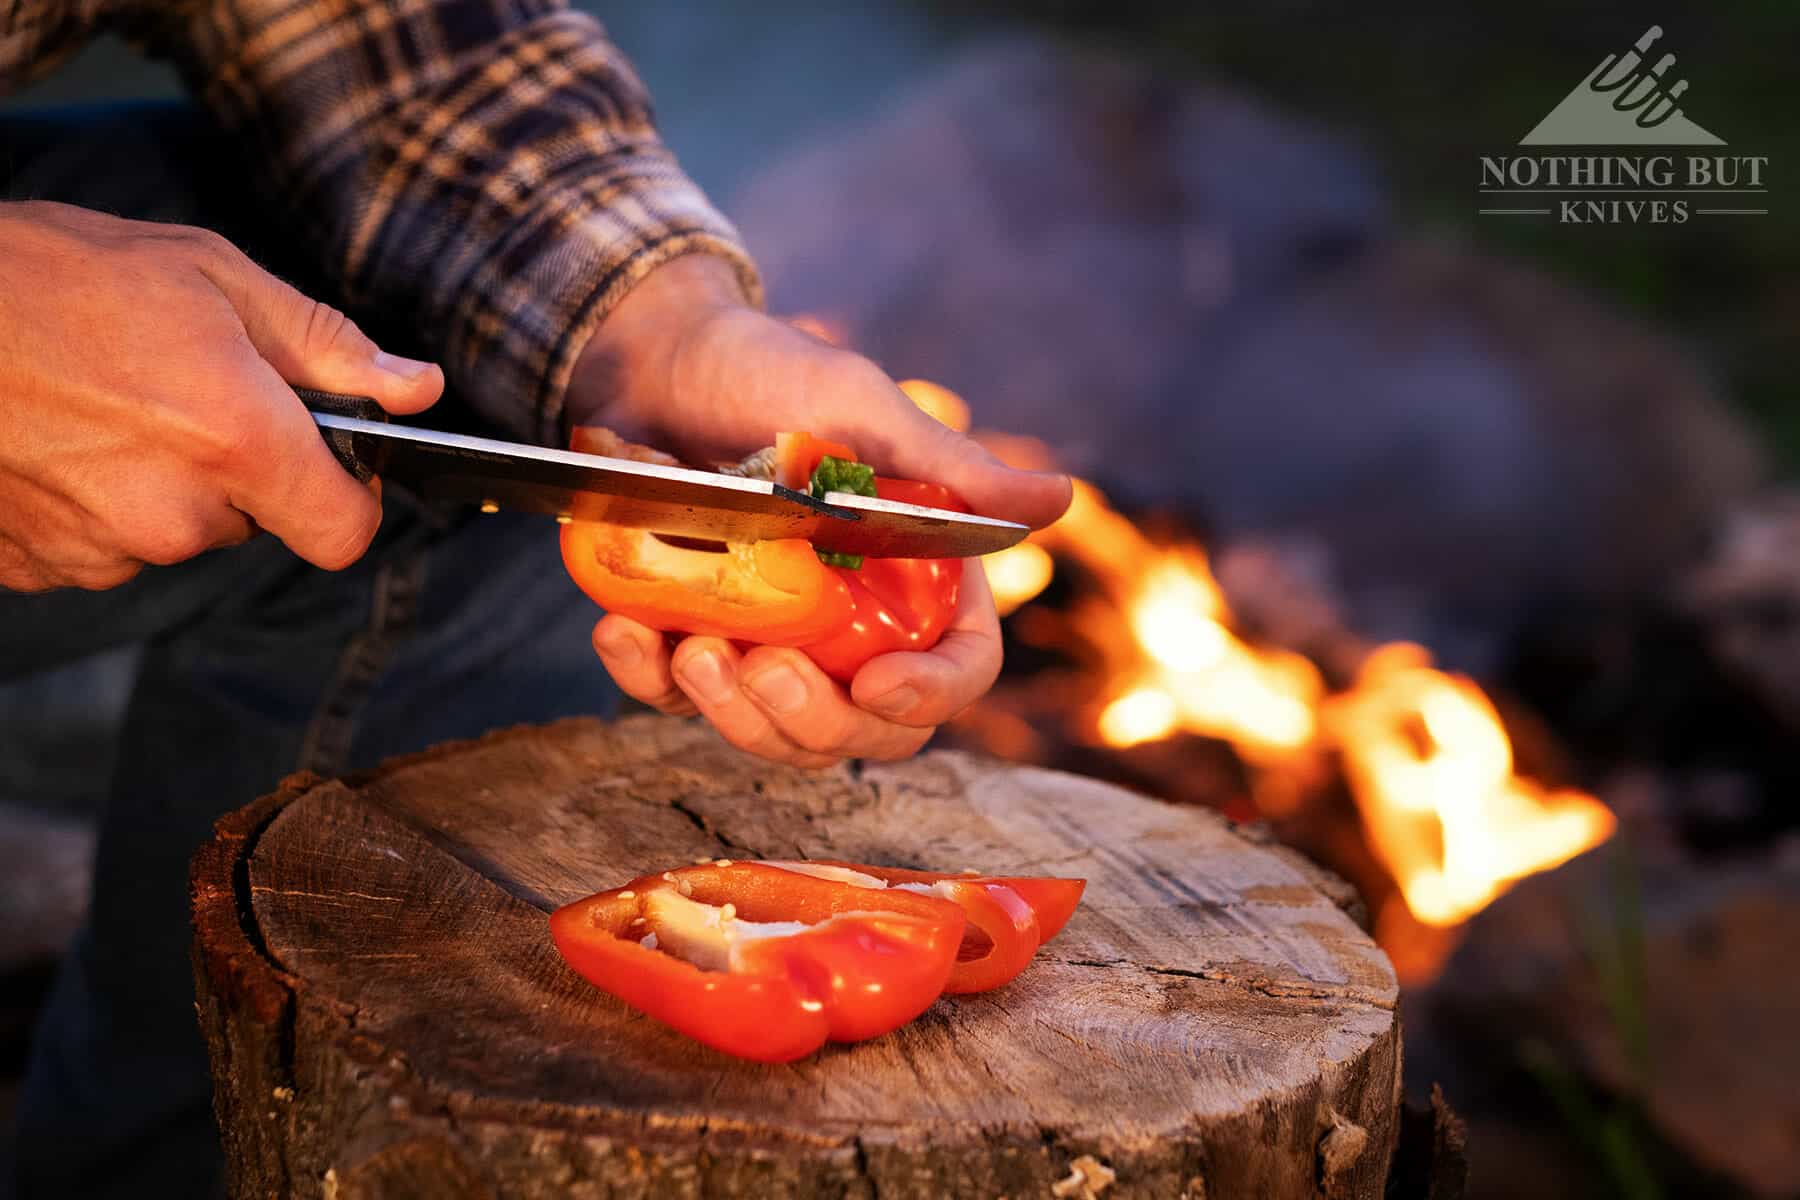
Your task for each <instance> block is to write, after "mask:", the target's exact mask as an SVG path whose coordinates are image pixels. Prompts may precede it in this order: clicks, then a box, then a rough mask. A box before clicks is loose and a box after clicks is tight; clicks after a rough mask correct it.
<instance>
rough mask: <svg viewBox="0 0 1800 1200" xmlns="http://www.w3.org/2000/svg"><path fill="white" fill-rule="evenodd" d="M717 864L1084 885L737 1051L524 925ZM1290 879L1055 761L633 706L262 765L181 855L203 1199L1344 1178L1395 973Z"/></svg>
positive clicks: (1313, 889)
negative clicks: (897, 1011) (987, 957)
mask: <svg viewBox="0 0 1800 1200" xmlns="http://www.w3.org/2000/svg"><path fill="white" fill-rule="evenodd" d="M714 856H717V857H728V858H762V857H770V858H801V857H817V858H839V859H850V860H862V861H868V862H874V863H890V864H905V865H916V866H929V867H937V868H940V869H945V870H958V869H962V868H965V867H976V868H979V869H981V870H983V871H991V872H996V873H1047V874H1061V875H1079V876H1086V877H1087V879H1088V880H1089V885H1088V891H1087V897H1086V900H1085V902H1084V903H1083V905H1082V907H1081V909H1080V910H1079V912H1077V914H1076V916H1075V918H1074V920H1073V921H1072V922H1071V923H1070V925H1069V926H1068V928H1067V929H1066V930H1065V931H1064V932H1063V933H1062V935H1061V936H1060V937H1059V938H1057V940H1056V941H1054V942H1052V943H1051V944H1050V945H1049V946H1048V947H1046V948H1045V950H1044V951H1043V952H1042V953H1041V954H1040V955H1039V957H1038V960H1037V962H1036V963H1035V964H1034V965H1033V966H1032V967H1031V968H1030V969H1029V970H1028V971H1027V972H1026V973H1025V974H1024V975H1022V976H1021V977H1020V978H1019V979H1017V980H1015V981H1014V982H1013V983H1011V984H1010V985H1008V986H1007V987H1004V988H1001V989H999V990H997V991H994V992H990V993H987V994H984V995H977V996H968V997H958V998H954V999H946V1000H940V1001H939V1002H938V1003H937V1004H936V1005H935V1006H933V1007H932V1008H931V1009H930V1010H929V1011H928V1012H926V1013H925V1015H924V1016H922V1017H921V1018H919V1020H917V1021H916V1022H914V1023H913V1024H912V1025H910V1026H907V1027H906V1028H904V1029H902V1030H900V1031H899V1032H897V1033H894V1034H891V1035H889V1036H887V1037H884V1038H879V1039H876V1040H873V1041H869V1042H864V1043H860V1044H857V1045H853V1046H831V1047H827V1049H826V1050H825V1051H824V1052H822V1053H821V1054H819V1055H817V1056H816V1057H814V1058H812V1059H808V1060H805V1061H802V1062H798V1063H794V1064H790V1065H786V1066H763V1065H758V1064H754V1063H746V1062H740V1061H738V1060H735V1059H731V1058H728V1057H726V1056H723V1055H721V1054H718V1053H716V1052H714V1051H711V1050H708V1049H706V1048H705V1047H702V1046H700V1045H698V1044H696V1043H693V1042H689V1041H687V1040H685V1039H683V1038H681V1037H680V1036H678V1035H676V1034H674V1033H672V1032H670V1031H669V1030H667V1029H665V1028H664V1027H662V1026H661V1025H658V1024H656V1023H655V1022H653V1021H650V1020H648V1019H647V1018H644V1017H641V1016H639V1015H638V1014H637V1013H635V1012H633V1011H631V1010H629V1009H627V1008H626V1007H624V1006H623V1005H621V1004H619V1003H618V1002H616V1001H614V1000H613V999H612V998H611V997H609V996H606V995H604V994H603V993H600V992H598V991H596V990H595V989H593V988H591V987H590V986H588V984H587V983H585V982H584V981H583V980H581V979H580V978H579V977H578V976H576V975H575V974H574V973H573V972H572V971H570V970H568V969H567V968H566V967H565V966H564V965H563V963H562V961H561V959H559V958H558V956H557V954H556V950H555V948H554V947H553V946H552V945H551V943H550V939H549V936H548V933H547V930H546V925H545V914H546V913H547V912H548V911H549V910H550V909H551V908H553V907H555V906H557V905H560V904H562V903H564V902H566V901H569V900H572V899H575V898H577V897H580V896H583V895H586V894H588V893H590V892H593V891H596V890H599V889H601V888H604V887H609V886H614V885H616V884H618V883H619V882H621V881H622V880H624V879H626V878H629V877H630V876H632V875H635V874H638V873H640V872H642V871H644V870H646V869H649V868H654V867H660V866H672V865H679V864H685V863H687V862H690V861H692V860H694V859H697V858H702V857H714ZM1315 871H1316V869H1309V868H1308V867H1306V866H1305V865H1303V864H1301V863H1299V862H1297V861H1296V860H1295V859H1294V858H1293V857H1291V856H1288V855H1285V854H1283V853H1281V852H1278V851H1277V850H1276V849H1274V848H1271V847H1267V846H1262V845H1258V844H1256V843H1255V842H1253V841H1252V840H1250V839H1248V838H1245V837H1242V836H1240V835H1239V834H1238V833H1236V832H1235V831H1234V830H1233V828H1232V827H1231V826H1230V825H1228V824H1227V823H1226V822H1225V821H1223V820H1222V819H1220V818H1219V817H1217V816H1215V815H1214V814H1213V813H1211V812H1208V811H1205V810H1200V809H1194V808H1181V807H1176V806H1173V805H1168V804H1164V803H1161V802H1159V801H1155V800H1150V799H1146V798H1143V797H1140V796H1137V795H1134V794H1131V793H1129V792H1125V791H1122V790H1120V789H1118V788H1115V787H1111V786H1108V785H1104V784H1100V783H1097V782H1094V781H1091V780H1086V779H1081V778H1077V777H1074V776H1069V775H1062V774H1057V773H1054V772H1050V771H1044V770H1038V769H1033V768H1024V767H1015V766H1006V765H1001V764H998V763H993V762H988V761H984V760H981V759H977V758H973V757H970V756H967V755H963V754H952V753H937V754H929V755H926V756H924V757H921V758H918V759H915V760H913V761H910V762H907V763H902V764H897V765H883V766H875V765H869V766H867V767H864V768H862V769H858V768H857V767H855V766H850V767H846V768H841V769H837V770H832V771H828V772H825V773H821V774H807V773H804V772H800V771H793V770H787V769H783V768H778V767H773V766H769V765H766V764H761V763H758V762H754V761H752V760H751V759H749V758H747V757H745V756H743V755H741V754H739V753H738V752H736V751H734V750H732V749H731V748H730V747H728V746H726V745H725V744H724V743H723V742H722V741H720V740H719V739H717V737H716V736H714V735H713V734H712V733H711V732H710V731H709V730H707V729H705V728H704V727H702V726H699V725H697V724H694V723H685V722H679V721H674V720H669V719H666V718H660V717H646V718H635V719H631V720H626V721H621V722H619V723H617V724H612V725H607V724H602V723H599V722H596V721H591V720H575V721H568V722H563V723H559V724H556V725H552V726H548V727H544V728H521V729H514V730H508V731H505V732H501V733H496V734H493V735H490V736H489V737H486V738H484V739H482V740H480V741H476V742H470V743H460V744H455V745H447V746H442V747H439V748H437V749H434V750H432V751H429V752H427V753H425V754H422V755H418V756H416V757H413V758H408V759H401V760H396V761H393V762H389V763H387V764H385V765H383V766H382V767H381V768H379V769H378V770H376V771H373V772H371V773H369V774H367V775H365V776H362V777H359V778H354V779H351V780H348V781H327V780H322V779H318V778H314V777H309V776H300V777H296V778H293V779H290V780H288V781H287V782H286V783H285V784H284V785H283V786H282V788H281V790H280V791H278V792H277V793H276V794H274V795H272V796H268V797H265V798H263V799H262V800H259V801H257V802H256V803H254V804H252V805H250V806H249V807H247V808H245V809H243V810H241V811H239V812H237V813H234V814H232V815H230V816H228V817H226V818H224V819H223V820H221V821H220V822H219V825H218V831H217V835H216V837H215V838H214V840H213V841H212V842H210V843H209V844H208V845H207V846H206V847H204V848H203V849H202V850H201V852H200V854H199V855H198V856H197V857H196V859H195V863H194V880H193V886H194V896H193V899H194V913H195V921H196V938H195V950H194V967H195V977H196V982H197V986H198V991H199V1005H198V1010H199V1014H200V1022H201V1026H202V1028H203V1030H204V1032H205V1034H206V1038H207V1041H208V1043H209V1046H210V1049H211V1054H212V1068H213V1079H214V1088H215V1097H216V1098H215V1105H216V1108H217V1112H218V1117H219V1122H220V1125H221V1128H222V1130H223V1133H224V1139H225V1147H226V1152H227V1155H228V1159H229V1169H230V1178H231V1186H232V1194H233V1195H234V1196H236V1197H238V1198H239V1200H249V1198H251V1197H257V1198H261V1197H286V1196H297V1197H326V1198H328V1200H365V1198H374V1197H408V1198H410V1197H418V1198H420V1200H424V1198H426V1197H429V1198H430V1200H460V1198H476V1197H481V1198H495V1200H498V1198H500V1197H529V1198H534V1200H535V1198H539V1197H542V1198H550V1197H556V1198H558V1200H563V1198H576V1200H582V1198H598V1197H647V1198H648V1197H655V1198H658V1200H661V1198H665V1197H671V1198H673V1197H757V1198H759V1200H761V1198H768V1197H866V1198H870V1200H873V1198H875V1197H880V1198H881V1200H896V1198H902V1197H919V1198H926V1197H929V1198H931V1200H941V1198H942V1197H948V1196H959V1197H960V1196H968V1197H981V1198H983V1200H993V1198H996V1197H1007V1198H1009V1200H1024V1198H1027V1197H1030V1198H1033V1200H1035V1198H1037V1197H1062V1198H1067V1197H1076V1198H1082V1197H1091V1196H1095V1195H1100V1194H1102V1193H1104V1194H1105V1196H1106V1198H1107V1200H1121V1198H1124V1197H1156V1198H1158V1200H1168V1198H1171V1197H1188V1198H1195V1200H1197V1198H1199V1197H1210V1198H1212V1200H1220V1198H1236V1197H1311V1196H1314V1195H1324V1196H1329V1197H1360V1198H1373V1197H1378V1196H1380V1195H1381V1192H1382V1186H1383V1182H1384V1180H1385V1178H1386V1175H1387V1167H1388V1160H1389V1155H1390V1151H1391V1148H1392V1144H1393V1140H1394V1136H1395V1133H1396V1129H1397V1122H1398V1105H1399V1083H1400V1031H1399V1024H1398V1018H1397V1015H1396V1009H1395V1000H1396V986H1395V982H1394V976H1393V972H1392V970H1391V968H1390V967H1389V965H1388V962H1387V960H1386V959H1385V958H1384V957H1383V956H1382V954H1381V953H1380V951H1379V950H1377V949H1376V948H1375V946H1374V945H1373V944H1372V943H1371V942H1370V940H1369V938H1368V937H1367V936H1366V935H1365V934H1364V933H1363V931H1362V930H1361V929H1359V928H1358V927H1357V926H1356V924H1355V923H1353V922H1352V921H1351V920H1350V918H1349V917H1347V916H1346V915H1345V913H1344V912H1343V911H1341V910H1340V908H1339V907H1338V905H1337V904H1335V903H1334V902H1333V901H1332V900H1331V899H1330V898H1328V897H1327V896H1326V894H1325V893H1324V892H1322V891H1321V890H1320V889H1319V887H1318V886H1317V876H1316V874H1315ZM1340 898H1341V897H1340ZM1108 1171H1110V1172H1111V1178H1110V1179H1109V1178H1108Z"/></svg>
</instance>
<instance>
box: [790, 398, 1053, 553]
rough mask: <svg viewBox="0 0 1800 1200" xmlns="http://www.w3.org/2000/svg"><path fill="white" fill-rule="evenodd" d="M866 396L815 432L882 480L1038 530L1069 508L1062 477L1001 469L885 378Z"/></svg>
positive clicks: (840, 410)
mask: <svg viewBox="0 0 1800 1200" xmlns="http://www.w3.org/2000/svg"><path fill="white" fill-rule="evenodd" d="M876 374H879V372H876ZM870 390H872V391H873V392H875V393H876V394H875V395H872V396H870V397H869V398H868V401H869V402H867V403H864V404H854V403H850V404H839V405H833V406H832V411H833V412H834V413H843V414H844V420H843V421H842V423H841V424H838V423H836V422H831V421H826V422H821V424H824V425H826V426H827V427H828V429H829V431H828V429H819V430H817V431H816V432H817V433H818V434H819V436H821V437H829V438H832V439H833V440H836V441H842V442H844V443H846V444H847V445H850V446H854V447H856V452H857V457H858V458H861V459H862V460H863V461H865V462H868V463H871V464H873V465H874V467H875V469H876V470H878V471H880V472H881V473H882V474H884V475H894V476H898V477H900V478H904V479H919V480H924V481H927V482H930V483H941V484H943V485H944V486H945V487H947V488H949V489H950V490H951V491H953V492H955V493H956V494H957V495H958V496H959V497H961V498H962V500H963V502H964V503H965V504H967V505H968V506H969V507H970V508H971V509H972V510H974V511H975V512H978V513H980V514H982V515H983V516H988V517H998V518H1000V519H1001V520H1004V521H1018V522H1020V523H1022V524H1025V525H1030V526H1031V527H1032V528H1034V529H1041V528H1043V527H1044V526H1046V525H1048V524H1050V523H1051V522H1052V521H1054V520H1056V518H1058V517H1060V516H1062V514H1063V510H1064V509H1066V508H1068V507H1069V499H1070V497H1071V495H1072V491H1071V488H1072V485H1071V484H1070V482H1069V477H1068V476H1067V475H1060V474H1057V473H1055V472H1049V471H1021V470H1018V469H1016V468H1014V467H1009V466H1007V465H1006V464H1005V463H1003V462H1001V461H1000V460H999V459H998V458H995V457H994V456H993V455H992V454H991V453H989V452H988V451H987V450H986V449H985V448H984V447H983V446H982V445H981V444H980V443H978V442H976V441H975V440H974V439H972V438H969V437H966V436H964V435H963V434H960V433H958V432H956V431H955V430H954V429H951V428H950V427H949V426H948V425H944V424H942V423H940V422H939V421H937V420H936V419H935V418H933V417H931V416H929V415H927V414H926V413H924V412H922V411H921V410H920V409H919V407H918V406H917V405H915V404H914V403H913V402H912V400H911V399H909V398H908V397H907V395H906V393H904V392H902V391H901V390H900V389H899V388H898V387H897V386H895V385H894V384H893V383H892V382H890V381H888V380H887V378H886V377H885V376H881V377H880V378H879V379H874V380H871V383H870Z"/></svg>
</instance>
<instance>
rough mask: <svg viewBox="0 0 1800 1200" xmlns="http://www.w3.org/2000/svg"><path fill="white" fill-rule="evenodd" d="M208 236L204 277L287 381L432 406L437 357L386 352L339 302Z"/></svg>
mask: <svg viewBox="0 0 1800 1200" xmlns="http://www.w3.org/2000/svg"><path fill="white" fill-rule="evenodd" d="M221 241H222V239H221ZM208 244H209V246H210V248H211V249H210V253H209V254H208V256H207V258H206V259H205V260H204V261H205V263H206V266H205V268H204V269H205V270H206V272H207V277H208V278H209V279H211V280H212V281H213V283H214V284H215V285H216V286H217V287H218V288H219V290H220V291H222V292H224V294H225V297H226V299H228V300H230V302H231V306H232V307H233V308H234V309H236V310H237V314H238V316H239V318H240V319H241V320H242V321H243V323H244V331H245V332H246V333H248V334H249V335H250V342H251V344H252V345H254V346H255V347H256V351H257V353H258V354H260V355H262V357H263V359H264V360H265V361H267V362H268V364H269V365H270V366H271V367H273V368H275V371H276V373H277V374H279V375H280V376H281V377H282V378H283V379H284V380H286V381H287V382H288V383H291V384H298V385H300V386H302V387H311V388H318V389H320V390H322V391H328V392H342V393H347V394H349V395H356V396H370V397H373V398H374V400H375V401H376V403H378V404H380V405H381V406H382V407H383V408H385V409H387V410H388V411H389V412H391V413H395V414H407V413H416V412H419V411H421V410H423V409H426V408H429V407H431V405H432V404H434V403H436V402H437V399H438V397H439V396H440V395H442V394H443V390H444V373H443V371H442V370H441V369H440V368H439V367H437V366H436V365H434V364H432V363H426V362H420V361H418V360H417V359H411V358H402V357H400V356H399V355H396V354H389V353H387V352H386V351H384V350H382V349H380V348H379V347H377V346H376V345H375V343H374V342H372V341H370V340H369V338H368V337H367V336H366V335H365V334H364V333H363V332H362V330H360V329H358V328H357V327H356V325H355V323H354V322H352V321H351V320H350V318H349V317H346V316H345V315H344V314H343V313H341V312H339V311H337V310H336V309H335V308H332V307H331V306H330V305H328V304H321V303H319V302H318V301H316V300H311V299H308V298H307V297H306V296H303V295H301V294H300V293H299V292H298V291H296V290H294V289H293V288H292V287H289V286H288V285H287V284H285V283H283V282H282V281H281V280H279V279H277V278H275V277H274V276H273V275H271V274H269V273H268V272H267V271H264V270H263V269H262V268H261V267H258V266H257V265H256V264H255V263H253V262H251V261H250V260H249V259H248V258H247V257H245V256H244V255H242V254H240V253H238V252H236V251H235V250H230V249H229V248H228V247H227V248H225V249H223V250H221V249H220V247H219V246H218V245H216V244H212V243H210V241H209V243H208Z"/></svg>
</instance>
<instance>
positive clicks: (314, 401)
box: [290, 385, 388, 483]
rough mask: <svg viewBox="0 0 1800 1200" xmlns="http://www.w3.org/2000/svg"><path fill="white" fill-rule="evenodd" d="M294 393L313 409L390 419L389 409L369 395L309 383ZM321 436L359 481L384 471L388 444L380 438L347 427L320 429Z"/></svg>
mask: <svg viewBox="0 0 1800 1200" xmlns="http://www.w3.org/2000/svg"><path fill="white" fill-rule="evenodd" d="M290 386H291V385H290ZM294 395H296V396H298V397H300V401H301V403H303V404H305V405H306V407H307V408H309V409H311V410H312V411H313V412H322V413H331V414H332V415H333V416H339V417H359V418H361V419H362V420H364V421H380V422H383V423H386V421H387V419H388V415H387V409H385V408H383V407H381V405H379V404H377V403H375V401H373V400H371V399H369V397H367V396H345V395H341V394H339V393H337V392H321V391H319V390H318V389H316V388H306V387H295V388H294ZM319 436H320V437H322V438H324V439H325V444H326V445H327V446H330V447H331V452H332V453H333V454H335V455H337V460H338V462H339V463H340V464H342V466H343V468H344V470H346V471H348V472H350V473H351V474H352V475H354V476H356V481H357V482H358V483H367V482H369V480H371V479H373V478H374V477H375V476H376V475H379V474H380V473H381V468H382V465H383V459H384V458H385V455H384V453H383V452H384V450H385V449H386V447H385V446H382V445H377V444H376V441H377V439H374V438H370V437H363V436H359V435H357V434H354V433H351V432H349V431H348V430H344V429H320V430H319Z"/></svg>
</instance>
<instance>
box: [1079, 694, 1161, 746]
mask: <svg viewBox="0 0 1800 1200" xmlns="http://www.w3.org/2000/svg"><path fill="white" fill-rule="evenodd" d="M1180 723H1181V709H1180V708H1178V707H1177V706H1176V704H1175V697H1173V696H1171V695H1169V693H1167V692H1163V691H1158V690H1157V689H1156V688H1138V689H1137V690H1136V691H1132V692H1126V693H1125V694H1124V695H1123V696H1120V697H1119V698H1118V699H1117V700H1114V701H1113V702H1112V703H1111V704H1108V705H1107V706H1106V707H1105V708H1103V709H1102V710H1100V719H1099V722H1098V725H1099V730H1100V736H1101V737H1102V738H1104V739H1106V744H1107V745H1109V746H1135V745H1137V744H1138V743H1139V742H1154V741H1156V740H1157V739H1159V738H1166V737H1168V736H1169V735H1170V734H1171V733H1174V732H1175V730H1176V728H1177V727H1178V726H1179V725H1180Z"/></svg>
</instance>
